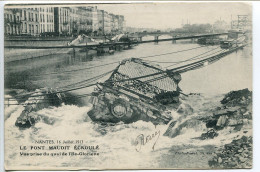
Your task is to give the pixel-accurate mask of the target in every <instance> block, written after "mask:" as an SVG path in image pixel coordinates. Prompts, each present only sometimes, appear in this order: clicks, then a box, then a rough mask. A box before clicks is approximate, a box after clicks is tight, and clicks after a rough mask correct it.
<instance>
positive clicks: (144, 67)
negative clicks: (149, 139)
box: [88, 58, 181, 124]
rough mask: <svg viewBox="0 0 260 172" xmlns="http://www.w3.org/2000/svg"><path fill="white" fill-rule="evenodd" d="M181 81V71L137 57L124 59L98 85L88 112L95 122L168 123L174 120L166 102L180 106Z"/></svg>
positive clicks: (173, 105)
mask: <svg viewBox="0 0 260 172" xmlns="http://www.w3.org/2000/svg"><path fill="white" fill-rule="evenodd" d="M158 73H159V74H158ZM154 74H156V75H154ZM149 75H150V76H149ZM153 75H154V76H153ZM180 80H181V75H180V74H178V73H173V72H171V71H164V70H162V69H161V68H160V66H158V65H153V64H151V63H148V62H146V61H144V60H141V59H137V58H131V59H127V60H124V61H122V62H121V64H120V65H119V66H118V67H117V68H116V69H115V71H114V72H113V73H112V75H111V76H110V78H109V79H108V80H106V81H105V82H104V83H100V84H98V85H97V87H98V90H97V91H96V92H93V93H92V97H91V103H92V104H93V108H92V109H91V110H90V111H89V112H88V115H89V116H90V118H91V119H92V120H93V121H102V122H113V123H117V122H120V121H123V122H125V123H131V122H135V121H138V120H144V121H151V122H153V123H154V124H160V123H165V124H166V123H168V122H169V121H170V120H171V115H170V114H169V113H167V109H168V108H169V106H166V105H169V104H171V105H172V106H171V108H173V107H175V108H176V107H177V106H178V105H179V95H180V88H179V86H178V83H179V82H180Z"/></svg>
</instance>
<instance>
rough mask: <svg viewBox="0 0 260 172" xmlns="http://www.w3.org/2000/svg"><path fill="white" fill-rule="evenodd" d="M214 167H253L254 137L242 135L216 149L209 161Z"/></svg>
mask: <svg viewBox="0 0 260 172" xmlns="http://www.w3.org/2000/svg"><path fill="white" fill-rule="evenodd" d="M208 163H209V166H210V167H212V168H216V167H217V168H251V167H252V137H251V136H249V137H247V136H242V137H241V139H237V140H233V141H232V142H231V143H230V144H226V145H224V148H220V149H218V150H217V151H216V153H215V155H214V157H213V159H212V160H210V161H209V162H208Z"/></svg>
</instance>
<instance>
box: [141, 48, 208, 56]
mask: <svg viewBox="0 0 260 172" xmlns="http://www.w3.org/2000/svg"><path fill="white" fill-rule="evenodd" d="M203 47H207V46H199V47H195V48H190V49H185V50H180V51H173V52H169V53H164V54H156V55H152V56H144V57H139V58H140V59H144V58H149V57H157V56H163V55H168V54H175V53H180V52H185V51H190V50H195V49H198V48H203Z"/></svg>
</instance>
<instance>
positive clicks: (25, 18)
mask: <svg viewBox="0 0 260 172" xmlns="http://www.w3.org/2000/svg"><path fill="white" fill-rule="evenodd" d="M24 20H27V18H26V11H25V10H24Z"/></svg>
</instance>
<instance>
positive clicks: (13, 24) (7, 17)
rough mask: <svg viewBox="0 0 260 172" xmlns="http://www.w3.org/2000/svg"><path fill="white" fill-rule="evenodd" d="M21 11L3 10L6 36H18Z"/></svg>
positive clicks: (20, 26) (20, 24) (20, 25)
mask: <svg viewBox="0 0 260 172" xmlns="http://www.w3.org/2000/svg"><path fill="white" fill-rule="evenodd" d="M21 11H22V10H21V9H5V11H4V24H5V25H4V31H5V34H6V35H20V34H21V28H22V22H21Z"/></svg>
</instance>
